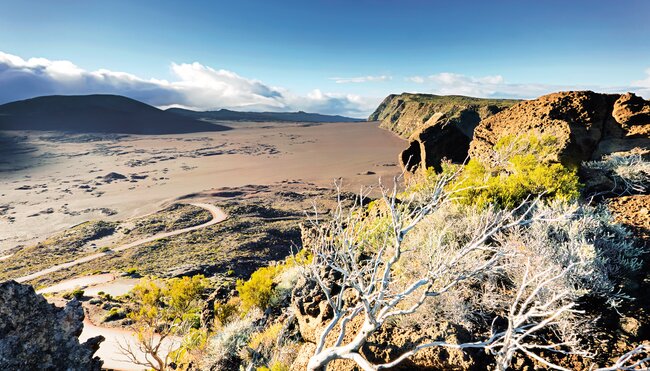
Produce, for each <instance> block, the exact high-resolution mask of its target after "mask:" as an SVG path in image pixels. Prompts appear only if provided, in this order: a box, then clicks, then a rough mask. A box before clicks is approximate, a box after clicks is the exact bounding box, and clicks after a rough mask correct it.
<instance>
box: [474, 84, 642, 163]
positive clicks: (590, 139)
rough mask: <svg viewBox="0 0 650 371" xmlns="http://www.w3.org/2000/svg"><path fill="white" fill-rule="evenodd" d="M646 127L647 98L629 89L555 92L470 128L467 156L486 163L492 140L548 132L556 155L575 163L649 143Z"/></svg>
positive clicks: (488, 158) (490, 154) (514, 107)
mask: <svg viewBox="0 0 650 371" xmlns="http://www.w3.org/2000/svg"><path fill="white" fill-rule="evenodd" d="M649 128H650V102H648V101H646V100H644V99H642V98H639V97H637V96H635V95H634V94H632V93H627V94H623V95H619V94H600V93H594V92H592V91H569V92H560V93H553V94H549V95H545V96H542V97H540V98H538V99H535V100H530V101H524V102H521V103H519V104H517V105H515V106H513V107H511V108H509V109H506V110H504V111H502V112H500V113H498V114H496V115H494V116H491V117H488V118H486V119H484V120H482V121H481V122H480V123H479V124H478V126H477V127H476V129H475V130H474V137H473V139H472V141H471V143H470V148H469V156H470V157H471V158H475V159H478V160H480V161H482V162H485V163H490V162H491V160H492V158H491V156H492V155H493V153H494V152H493V151H492V149H493V147H494V145H495V144H496V143H497V142H498V141H499V139H501V138H503V137H505V136H517V135H521V134H527V133H532V134H550V135H553V136H554V137H556V138H557V139H558V142H559V143H558V147H557V160H558V161H559V162H561V163H563V164H564V165H567V166H571V165H574V166H575V165H579V164H580V163H582V162H583V161H588V160H597V159H600V158H601V157H602V156H603V155H606V154H611V153H614V152H625V151H629V150H631V149H633V148H635V147H641V148H647V147H648V146H649V145H650V138H649V137H648V132H649Z"/></svg>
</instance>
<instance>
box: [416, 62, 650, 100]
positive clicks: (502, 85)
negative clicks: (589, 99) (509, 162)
mask: <svg viewBox="0 0 650 371" xmlns="http://www.w3.org/2000/svg"><path fill="white" fill-rule="evenodd" d="M646 74H647V75H648V76H647V77H646V79H644V80H639V81H634V82H633V83H632V84H630V85H629V86H619V87H613V86H596V85H554V84H533V83H531V84H514V83H508V82H506V80H505V79H504V78H503V76H501V75H491V76H483V77H473V76H467V75H461V74H457V73H450V72H443V73H438V74H434V75H429V76H411V77H407V78H406V79H405V80H406V81H409V82H413V83H416V84H419V85H424V86H426V91H427V92H431V93H434V94H441V95H452V94H456V95H467V96H472V97H486V98H487V97H513V98H525V99H530V98H536V97H539V96H540V95H544V94H548V93H552V92H556V91H562V90H594V91H602V92H625V91H631V92H635V93H637V94H639V95H641V96H644V97H646V98H648V97H650V69H648V70H646Z"/></svg>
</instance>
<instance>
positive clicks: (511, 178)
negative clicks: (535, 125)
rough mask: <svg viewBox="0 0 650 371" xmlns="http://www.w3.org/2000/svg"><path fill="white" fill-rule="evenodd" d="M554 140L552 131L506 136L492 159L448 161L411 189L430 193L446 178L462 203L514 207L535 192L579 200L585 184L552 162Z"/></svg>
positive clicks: (535, 194)
mask: <svg viewBox="0 0 650 371" xmlns="http://www.w3.org/2000/svg"><path fill="white" fill-rule="evenodd" d="M556 144H557V143H556V140H555V138H553V137H552V136H548V135H542V136H536V135H533V134H530V135H526V136H520V137H512V136H507V137H504V138H502V139H501V140H500V141H499V142H498V143H497V145H496V146H495V148H494V154H493V156H492V158H493V162H492V163H490V164H484V163H481V162H479V161H478V160H474V159H472V160H470V161H469V162H468V163H467V164H466V165H465V166H461V165H453V164H450V163H445V164H443V172H442V174H437V173H436V172H435V171H434V170H433V169H427V170H426V171H424V172H423V173H422V174H421V175H420V177H421V178H420V179H418V180H417V181H416V182H414V183H413V185H412V186H411V187H410V188H409V189H408V190H407V192H410V193H415V194H421V195H422V197H423V198H426V196H427V195H428V194H429V193H430V192H431V190H432V188H434V187H435V185H436V184H437V183H438V181H439V180H440V179H441V177H442V178H452V179H453V181H452V182H449V183H448V184H447V187H448V189H449V190H450V191H453V192H454V200H455V201H456V202H458V203H461V204H463V205H476V206H478V207H487V206H490V205H497V206H499V207H503V208H514V207H515V206H517V205H519V204H520V203H521V202H522V201H523V200H525V199H527V198H530V197H536V196H543V197H544V198H545V199H557V200H562V201H571V200H575V199H577V198H578V196H579V195H580V187H581V185H580V181H579V178H578V175H577V173H576V171H575V170H571V169H568V168H566V167H564V166H563V165H562V164H560V163H557V162H554V161H555V160H556V159H555V155H556V154H555V152H556V148H555V146H556Z"/></svg>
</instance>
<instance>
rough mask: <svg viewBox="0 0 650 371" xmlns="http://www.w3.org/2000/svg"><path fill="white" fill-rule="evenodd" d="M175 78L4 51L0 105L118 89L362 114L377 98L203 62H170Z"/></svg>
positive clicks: (210, 105) (187, 100)
mask: <svg viewBox="0 0 650 371" xmlns="http://www.w3.org/2000/svg"><path fill="white" fill-rule="evenodd" d="M171 71H172V73H173V75H174V77H175V80H174V81H166V80H157V79H148V80H147V79H142V78H140V77H138V76H135V75H132V74H128V73H124V72H113V71H109V70H104V69H102V70H97V71H86V70H84V69H82V68H80V67H78V66H76V65H75V64H73V63H72V62H70V61H53V60H49V59H45V58H30V59H27V60H25V59H22V58H20V57H18V56H15V55H11V54H7V53H3V52H0V87H1V89H0V104H2V103H7V102H11V101H15V100H20V99H27V98H32V97H35V96H40V95H52V94H99V93H101V94H119V95H125V96H128V97H130V98H133V99H137V100H140V101H143V102H146V103H148V104H151V105H154V106H158V107H170V106H178V107H186V108H191V109H198V110H210V109H218V108H228V109H235V110H253V111H262V110H269V111H296V110H303V111H309V112H320V113H325V114H341V115H348V116H353V117H363V116H366V115H367V114H368V112H369V111H371V110H372V109H374V104H375V103H376V102H374V100H372V99H364V98H362V97H360V96H356V95H350V94H336V93H324V92H321V91H320V90H314V91H312V92H311V93H309V94H307V95H306V96H299V95H296V94H293V93H291V92H290V91H289V90H287V89H284V88H278V87H271V86H268V85H266V84H264V83H263V82H261V81H258V80H254V79H248V78H245V77H242V76H240V75H238V74H236V73H234V72H232V71H228V70H223V69H221V70H217V69H213V68H211V67H208V66H205V65H202V64H200V63H197V62H195V63H181V64H176V63H172V65H171Z"/></svg>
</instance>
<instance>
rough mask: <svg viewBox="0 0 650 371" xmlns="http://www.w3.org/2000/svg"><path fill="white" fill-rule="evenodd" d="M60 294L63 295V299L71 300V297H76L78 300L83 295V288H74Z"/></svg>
mask: <svg viewBox="0 0 650 371" xmlns="http://www.w3.org/2000/svg"><path fill="white" fill-rule="evenodd" d="M62 296H63V298H64V299H68V300H71V299H73V298H74V299H77V300H80V299H81V298H83V296H84V290H82V289H79V288H76V289H74V290H72V291H68V292H66V293H64V294H63V295H62Z"/></svg>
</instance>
